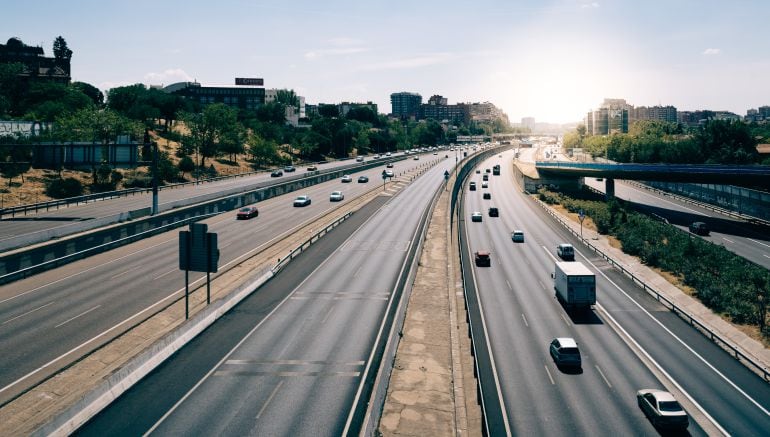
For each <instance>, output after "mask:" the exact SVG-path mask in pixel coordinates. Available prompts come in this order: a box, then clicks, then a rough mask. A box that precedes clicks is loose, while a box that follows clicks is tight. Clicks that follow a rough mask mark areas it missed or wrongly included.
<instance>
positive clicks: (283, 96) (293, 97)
mask: <svg viewBox="0 0 770 437" xmlns="http://www.w3.org/2000/svg"><path fill="white" fill-rule="evenodd" d="M275 102H276V103H278V104H281V105H284V106H291V107H293V108H299V97H297V94H296V93H295V92H294V90H278V91H276V92H275Z"/></svg>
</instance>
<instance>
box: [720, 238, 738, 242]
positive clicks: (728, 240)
mask: <svg viewBox="0 0 770 437" xmlns="http://www.w3.org/2000/svg"><path fill="white" fill-rule="evenodd" d="M722 239H723V240H725V241H727V242H728V243H735V241H733V240H729V239H727V238H725V237H722Z"/></svg>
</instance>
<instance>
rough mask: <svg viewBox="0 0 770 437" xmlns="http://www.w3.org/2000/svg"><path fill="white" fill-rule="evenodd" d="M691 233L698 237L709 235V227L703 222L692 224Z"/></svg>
mask: <svg viewBox="0 0 770 437" xmlns="http://www.w3.org/2000/svg"><path fill="white" fill-rule="evenodd" d="M690 232H692V233H693V234H696V235H708V234H709V227H708V226H706V224H705V223H703V222H693V223H690Z"/></svg>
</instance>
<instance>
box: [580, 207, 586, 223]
mask: <svg viewBox="0 0 770 437" xmlns="http://www.w3.org/2000/svg"><path fill="white" fill-rule="evenodd" d="M578 218H579V219H580V223H583V219H585V218H586V213H585V212H583V210H582V209H581V210H580V212H578Z"/></svg>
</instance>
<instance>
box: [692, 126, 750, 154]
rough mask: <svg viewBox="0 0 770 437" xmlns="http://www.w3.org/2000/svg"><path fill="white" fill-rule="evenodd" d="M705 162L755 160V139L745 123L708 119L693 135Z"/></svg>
mask: <svg viewBox="0 0 770 437" xmlns="http://www.w3.org/2000/svg"><path fill="white" fill-rule="evenodd" d="M694 140H695V143H696V144H697V145H698V147H699V148H700V149H701V150H702V151H703V154H704V155H705V156H706V163H713V164H751V163H754V162H757V160H758V157H759V154H758V153H757V148H756V147H757V140H756V139H755V138H754V136H752V134H751V129H750V128H749V126H748V125H747V124H746V123H743V122H740V121H732V120H710V121H708V122H706V124H705V125H704V126H703V127H701V129H699V130H698V131H697V132H696V133H695V136H694Z"/></svg>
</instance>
